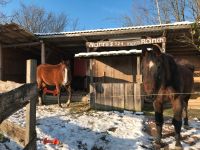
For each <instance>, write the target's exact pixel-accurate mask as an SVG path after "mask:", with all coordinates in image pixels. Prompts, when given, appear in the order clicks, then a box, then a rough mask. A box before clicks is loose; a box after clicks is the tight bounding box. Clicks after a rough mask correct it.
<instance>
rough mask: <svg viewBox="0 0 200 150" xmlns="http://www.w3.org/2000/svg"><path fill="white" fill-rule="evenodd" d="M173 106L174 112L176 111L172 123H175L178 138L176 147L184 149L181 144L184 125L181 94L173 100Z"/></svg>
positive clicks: (176, 137)
mask: <svg viewBox="0 0 200 150" xmlns="http://www.w3.org/2000/svg"><path fill="white" fill-rule="evenodd" d="M172 107H173V112H174V117H173V119H172V124H173V125H174V128H175V139H176V144H175V147H176V148H177V149H182V145H181V142H180V140H181V134H180V132H181V126H182V111H183V104H182V102H181V99H180V96H179V97H178V98H176V99H174V101H173V102H172Z"/></svg>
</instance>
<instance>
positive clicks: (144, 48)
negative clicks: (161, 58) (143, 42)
mask: <svg viewBox="0 0 200 150" xmlns="http://www.w3.org/2000/svg"><path fill="white" fill-rule="evenodd" d="M146 53H147V47H146V46H144V47H142V56H145V55H146Z"/></svg>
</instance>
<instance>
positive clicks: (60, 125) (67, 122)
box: [0, 104, 200, 150]
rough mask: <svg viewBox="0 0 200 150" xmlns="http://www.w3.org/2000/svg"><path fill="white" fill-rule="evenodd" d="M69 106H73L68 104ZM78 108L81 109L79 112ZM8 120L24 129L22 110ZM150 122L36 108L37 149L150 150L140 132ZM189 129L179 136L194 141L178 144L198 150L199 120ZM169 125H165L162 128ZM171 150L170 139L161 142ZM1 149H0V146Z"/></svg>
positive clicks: (13, 146)
mask: <svg viewBox="0 0 200 150" xmlns="http://www.w3.org/2000/svg"><path fill="white" fill-rule="evenodd" d="M72 105H73V104H72ZM81 109H82V110H81ZM9 120H10V121H12V122H15V123H17V124H20V125H21V126H24V120H23V110H20V111H18V112H17V113H15V114H14V115H12V116H11V117H10V118H9ZM149 122H150V121H149V120H147V119H146V118H145V116H143V115H139V116H138V115H135V114H133V113H132V112H128V111H125V112H124V113H120V112H116V111H112V112H107V111H104V112H103V111H91V110H90V111H87V108H86V107H85V106H81V107H80V106H79V108H76V105H74V106H72V107H71V108H59V107H58V106H57V105H49V106H38V107H37V129H36V130H37V137H38V140H37V148H38V150H55V149H56V150H121V149H126V150H137V149H138V150H142V149H152V139H153V138H152V137H151V136H149V135H148V134H147V133H146V132H144V125H145V124H147V123H149ZM190 124H191V127H192V128H191V129H190V130H188V131H187V130H184V129H183V132H182V136H184V137H187V140H189V139H190V140H194V139H195V138H193V137H196V139H197V140H196V141H194V142H195V143H194V144H192V146H190V145H189V144H188V143H187V142H182V144H183V146H184V149H185V150H189V149H194V150H197V149H199V148H200V140H199V139H200V121H199V120H198V119H196V120H192V122H190ZM167 128H171V126H165V129H167ZM44 138H48V139H54V138H57V139H59V141H60V142H61V144H59V145H53V144H44V143H43V142H42V139H44ZM163 141H164V142H166V143H168V144H169V145H170V147H171V148H173V146H174V137H173V135H172V136H169V137H167V138H164V139H163ZM5 143H6V146H7V147H10V146H11V148H10V149H12V150H15V149H18V148H16V144H13V143H12V142H9V141H8V142H5ZM0 149H1V147H0Z"/></svg>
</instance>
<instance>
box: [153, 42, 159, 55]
mask: <svg viewBox="0 0 200 150" xmlns="http://www.w3.org/2000/svg"><path fill="white" fill-rule="evenodd" d="M153 51H154V52H155V53H156V55H157V56H160V55H161V47H160V46H159V45H158V44H153Z"/></svg>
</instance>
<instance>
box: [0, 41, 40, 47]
mask: <svg viewBox="0 0 200 150" xmlns="http://www.w3.org/2000/svg"><path fill="white" fill-rule="evenodd" d="M36 45H40V42H29V43H19V44H9V45H2V47H3V48H13V47H14V48H15V47H28V46H36Z"/></svg>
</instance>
